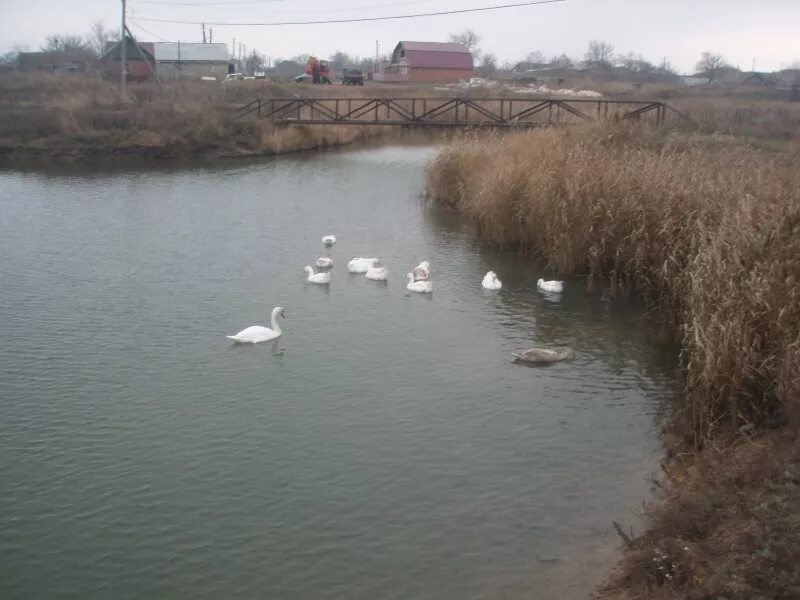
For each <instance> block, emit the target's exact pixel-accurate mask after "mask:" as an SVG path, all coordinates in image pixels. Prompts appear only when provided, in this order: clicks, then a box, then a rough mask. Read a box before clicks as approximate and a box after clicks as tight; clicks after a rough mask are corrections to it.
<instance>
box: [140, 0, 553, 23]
mask: <svg viewBox="0 0 800 600" xmlns="http://www.w3.org/2000/svg"><path fill="white" fill-rule="evenodd" d="M566 1H567V0H534V1H532V2H516V3H514V4H498V5H496V6H481V7H478V8H462V9H458V10H442V11H438V12H429V13H417V14H413V15H393V16H390V17H359V18H355V19H330V20H326V21H282V22H272V23H231V22H226V21H182V20H178V19H146V18H144V17H139V20H140V21H149V22H151V23H177V24H181V25H200V24H202V23H207V24H209V25H222V26H231V27H277V26H280V25H323V24H329V23H361V22H364V21H391V20H395V19H416V18H420V17H439V16H442V15H457V14H463V13H472V12H483V11H488V10H501V9H504V8H517V7H520V6H533V5H535V4H554V3H556V2H566Z"/></svg>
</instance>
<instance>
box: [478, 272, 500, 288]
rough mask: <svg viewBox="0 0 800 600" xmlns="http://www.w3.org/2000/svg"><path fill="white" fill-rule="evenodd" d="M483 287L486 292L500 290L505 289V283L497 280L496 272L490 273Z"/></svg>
mask: <svg viewBox="0 0 800 600" xmlns="http://www.w3.org/2000/svg"><path fill="white" fill-rule="evenodd" d="M481 285H482V286H483V289H485V290H499V289H500V288H502V287H503V282H502V281H500V280H499V279H498V278H497V275H496V274H495V272H494V271H489V272H488V273H487V274H486V275H485V276H484V277H483V281H481Z"/></svg>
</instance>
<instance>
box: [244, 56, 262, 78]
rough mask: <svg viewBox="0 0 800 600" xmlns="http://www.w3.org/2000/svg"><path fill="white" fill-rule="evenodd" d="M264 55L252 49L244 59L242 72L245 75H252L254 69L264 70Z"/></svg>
mask: <svg viewBox="0 0 800 600" xmlns="http://www.w3.org/2000/svg"><path fill="white" fill-rule="evenodd" d="M264 60H265V58H264V56H263V55H262V54H259V53H258V52H256V51H255V50H253V51H252V52H251V53H250V54H248V55H247V57H246V58H245V59H244V61H243V62H244V72H245V74H247V75H254V74H255V72H256V71H263V70H264Z"/></svg>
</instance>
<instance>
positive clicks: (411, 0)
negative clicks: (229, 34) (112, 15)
mask: <svg viewBox="0 0 800 600" xmlns="http://www.w3.org/2000/svg"><path fill="white" fill-rule="evenodd" d="M134 1H135V2H136V4H154V5H165V6H187V7H197V6H208V7H212V8H213V7H215V6H230V5H232V4H262V3H265V2H270V3H272V2H286V0H211V1H210V2H192V1H189V2H172V1H170V0H134ZM433 1H434V0H408V1H407V2H391V3H389V4H370V5H366V6H364V5H362V6H348V7H345V8H320V9H314V10H293V11H290V12H288V13H286V12H284V14H312V13H338V12H350V11H353V10H364V9H370V8H392V7H395V6H408V5H410V4H425V3H427V2H433Z"/></svg>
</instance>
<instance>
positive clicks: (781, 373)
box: [429, 124, 800, 445]
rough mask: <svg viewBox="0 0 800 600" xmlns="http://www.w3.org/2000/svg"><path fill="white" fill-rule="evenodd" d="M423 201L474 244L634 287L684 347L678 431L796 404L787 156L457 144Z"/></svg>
mask: <svg viewBox="0 0 800 600" xmlns="http://www.w3.org/2000/svg"><path fill="white" fill-rule="evenodd" d="M429 192H430V194H431V195H432V196H433V197H434V198H435V199H437V200H438V201H439V202H441V203H444V204H446V205H448V206H452V207H455V208H457V209H458V210H459V211H461V212H463V213H464V214H466V215H467V216H468V217H470V218H471V219H472V221H473V222H474V223H475V226H476V228H477V230H478V233H479V234H480V235H481V236H482V237H483V238H484V239H486V240H487V241H489V242H491V243H494V244H498V245H501V246H516V247H521V248H523V249H527V250H531V251H533V252H536V253H537V254H539V255H540V256H541V257H542V258H543V259H544V260H545V261H546V263H547V264H548V265H549V266H550V268H552V269H553V271H554V272H557V273H560V274H572V273H581V274H586V275H587V276H588V281H589V284H590V286H591V285H594V284H596V283H598V282H600V281H603V280H609V281H610V282H611V285H612V287H613V288H614V289H615V290H617V291H619V290H636V291H638V292H639V293H641V294H642V295H644V296H645V298H646V299H648V300H649V301H650V302H651V303H652V304H653V305H654V307H657V308H658V309H659V310H658V314H659V315H660V316H661V317H663V319H664V321H665V322H666V323H667V324H668V326H669V327H670V329H671V330H672V331H673V332H674V334H675V336H676V338H677V339H678V340H679V341H680V343H681V346H682V354H681V361H682V365H683V367H684V369H685V374H686V377H685V381H686V383H685V389H684V394H683V395H682V398H683V400H682V403H681V405H680V407H679V412H678V418H677V419H676V422H678V423H679V424H680V426H681V431H683V432H684V433H685V434H686V435H687V437H690V438H691V439H692V440H693V441H694V442H695V443H697V444H698V445H699V444H701V443H702V441H703V440H705V439H706V438H708V437H710V436H712V435H713V434H714V433H715V432H716V431H717V430H719V429H721V428H726V429H728V430H731V429H732V430H734V431H736V430H738V429H739V428H740V427H743V426H746V427H748V428H763V427H768V426H771V425H775V424H780V423H783V422H785V421H786V419H787V418H789V416H790V415H791V414H793V411H794V408H795V403H796V398H797V394H798V393H800V380H798V373H800V287H798V282H800V260H799V259H798V257H799V256H800V236H798V234H800V154H798V150H797V147H795V148H794V149H793V150H792V151H788V152H775V151H771V150H766V149H762V148H759V147H756V146H753V145H751V144H748V143H745V142H740V141H738V140H736V139H733V138H727V137H724V136H718V137H712V138H709V137H707V136H699V135H685V134H682V133H680V132H669V131H664V130H654V129H650V128H643V127H637V126H636V125H626V124H617V125H611V124H606V125H592V126H588V127H583V128H581V129H550V130H543V131H535V132H529V133H522V134H516V135H511V136H507V137H488V138H487V137H485V136H482V137H477V136H465V137H462V138H460V139H459V140H458V141H456V142H455V143H454V144H452V145H450V146H448V147H446V148H445V149H444V150H443V151H442V152H441V153H440V154H439V155H438V157H437V158H436V159H435V161H434V162H433V164H432V165H431V167H430V170H429Z"/></svg>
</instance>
